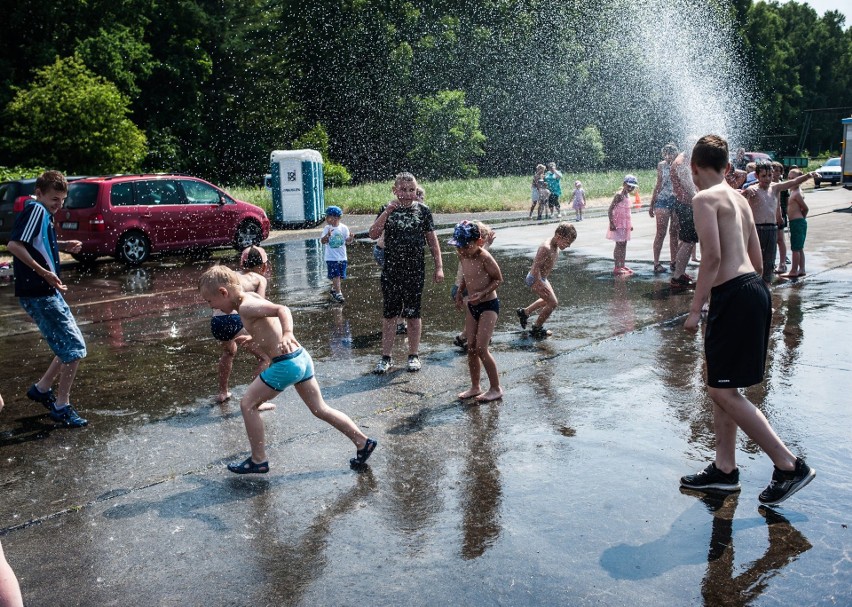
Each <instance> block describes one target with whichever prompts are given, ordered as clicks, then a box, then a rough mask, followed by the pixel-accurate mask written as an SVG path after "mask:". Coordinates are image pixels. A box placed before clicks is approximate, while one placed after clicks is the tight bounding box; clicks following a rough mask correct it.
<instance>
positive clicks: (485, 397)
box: [476, 388, 503, 403]
mask: <svg viewBox="0 0 852 607" xmlns="http://www.w3.org/2000/svg"><path fill="white" fill-rule="evenodd" d="M501 398H503V388H491V389H490V390H489V391H488V392H486V393H485V394H480V395H479V396H477V397H476V400H478V401H479V402H481V403H487V402H490V401H492V400H500V399H501Z"/></svg>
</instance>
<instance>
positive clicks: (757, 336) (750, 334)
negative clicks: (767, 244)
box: [704, 272, 772, 388]
mask: <svg viewBox="0 0 852 607" xmlns="http://www.w3.org/2000/svg"><path fill="white" fill-rule="evenodd" d="M771 320H772V303H771V300H770V298H769V289H768V288H767V287H766V284H765V283H764V282H763V279H762V278H761V277H760V276H758V275H757V274H755V273H754V272H750V273H748V274H742V275H740V276H737V277H736V278H732V279H731V280H729V281H727V282H725V283H723V284H721V285H718V286H716V287H713V289H712V290H711V291H710V311H709V312H708V314H707V329H706V332H705V334H704V354H705V355H706V357H707V385H708V386H710V387H712V388H745V387H746V386H753V385H754V384H759V383H760V382H762V381H763V373H764V369H765V368H766V351H767V348H768V346H769V324H770V321H771Z"/></svg>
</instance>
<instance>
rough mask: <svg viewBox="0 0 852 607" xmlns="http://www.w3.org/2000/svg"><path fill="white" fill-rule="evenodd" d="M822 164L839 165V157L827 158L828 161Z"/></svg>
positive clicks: (828, 165)
mask: <svg viewBox="0 0 852 607" xmlns="http://www.w3.org/2000/svg"><path fill="white" fill-rule="evenodd" d="M823 166H827V167H839V166H840V158H829V159H828V161H827V162H826V163H825V164H824V165H823Z"/></svg>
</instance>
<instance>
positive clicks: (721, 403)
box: [680, 135, 816, 505]
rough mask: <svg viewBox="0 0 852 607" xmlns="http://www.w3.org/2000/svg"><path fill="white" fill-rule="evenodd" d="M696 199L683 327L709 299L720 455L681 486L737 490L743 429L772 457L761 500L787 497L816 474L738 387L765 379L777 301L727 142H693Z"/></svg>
mask: <svg viewBox="0 0 852 607" xmlns="http://www.w3.org/2000/svg"><path fill="white" fill-rule="evenodd" d="M691 166H692V178H693V181H694V183H695V185H696V187H697V188H698V190H699V192H698V193H697V194H696V195H695V197H694V199H693V204H694V209H695V225H696V228H697V230H698V235H699V237H700V240H701V245H702V253H701V267H700V272H699V274H698V281H697V284H696V287H695V294H694V296H693V298H692V304H691V306H690V308H689V316H688V317H687V319H686V322H685V323H684V328H685V329H686V330H687V331H690V332H696V331H697V330H698V322H699V320H700V319H701V309H702V307H703V305H704V303H705V302H706V301H707V300H708V299H709V301H710V309H709V312H708V314H707V326H706V329H705V336H704V353H705V356H706V358H707V391H708V393H709V395H710V398H711V399H712V400H713V403H714V406H713V428H714V431H715V435H716V457H715V459H714V461H713V462H712V463H711V464H710V465H709V466H707V467H706V468H705V469H704V470H702V471H701V472H698V473H696V474H690V475H687V476H684V477H683V478H681V479H680V484H681V486H682V487H686V488H688V489H697V490H716V491H739V490H740V473H739V469H738V468H737V463H736V449H737V428H741V429H742V430H743V432H745V433H746V435H747V436H748V437H749V438H750V439H751V440H753V441H754V442H755V443H757V444H758V446H760V448H761V449H763V451H764V452H765V453H766V454H767V455H768V456H769V457H770V459H771V460H772V462H773V464H775V470H774V472H773V473H772V481H771V482H770V483H769V486H767V487H766V489H764V490H763V492H761V494H760V496H759V497H758V499H759V501H760V502H761V503H762V504H766V505H775V504H779V503H781V502H783V501H784V500H785V499H787V498H788V497H790V496H791V495H793V494H794V493H795V492H796V491H798V490H799V489H801V488H802V487H804V486H805V485H807V484H808V483H809V482H811V480H813V478H814V476H816V472H814V470H813V469H812V468H810V467H809V466H808V465H807V464H806V463H805V461H804V460H803V459H801V458H797V457H796V456H795V455H793V454H792V453H791V452H790V450H789V449H788V448H787V446H786V445H785V444H784V443H783V442H781V439H780V438H778V435H777V434H776V433H775V431H774V430H773V429H772V426H770V425H769V422H768V421H767V419H766V417H765V416H764V415H763V413H762V412H761V410H760V409H758V408H757V407H755V406H754V405H753V404H752V403H751V402H750V401H749V400H748V399H746V397H745V396H744V395H743V394H742V393H741V392H740V388H745V387H747V386H752V385H754V384H757V383H760V382H761V381H763V374H764V371H765V367H766V352H767V346H768V344H769V329H770V323H771V320H772V301H771V299H770V295H769V289H768V288H767V286H766V284H765V282H764V281H762V280H761V276H760V275H761V270H763V268H762V264H763V258H762V254H761V250H760V243H759V242H758V235H757V229H756V228H755V220H754V219H753V217H752V212H751V210H750V209H749V205H748V203H747V202H746V200H745V199H744V198H743V197H742V196H741V195H739V194H738V193H737V192H736V191H735V190H733V189H731V188H730V187H729V186H728V184H727V183H725V170H726V168H727V166H728V144H727V142H726V141H725V140H724V139H722V138H721V137H718V136H716V135H707V136H705V137H702V138H701V139H699V140H698V143H696V144H695V148H694V151H693V153H692V158H691Z"/></svg>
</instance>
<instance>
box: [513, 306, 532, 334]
mask: <svg viewBox="0 0 852 607" xmlns="http://www.w3.org/2000/svg"><path fill="white" fill-rule="evenodd" d="M516 312H517V314H518V320H519V321H520V322H521V328H522V329H526V328H527V319H529V317H530V315H529V314H527V312H526V310H524V308H518V309H517V310H516Z"/></svg>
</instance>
